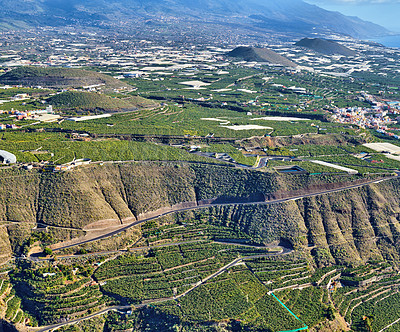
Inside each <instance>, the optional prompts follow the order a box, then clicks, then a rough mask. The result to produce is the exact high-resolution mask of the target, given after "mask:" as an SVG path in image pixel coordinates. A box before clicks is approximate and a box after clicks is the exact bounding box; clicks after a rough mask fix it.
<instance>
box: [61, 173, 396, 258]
mask: <svg viewBox="0 0 400 332" xmlns="http://www.w3.org/2000/svg"><path fill="white" fill-rule="evenodd" d="M395 174H396V175H394V176H390V177H386V178H380V179H377V180H371V181H366V182H363V183H358V184H350V185H347V186H344V187H340V188H336V189H328V190H320V191H316V192H312V193H307V194H302V195H297V196H292V197H287V198H280V199H271V200H268V201H252V202H228V203H208V204H198V205H196V206H191V207H187V208H176V209H172V210H170V211H167V212H163V213H160V214H157V215H155V216H152V217H149V218H145V219H141V220H137V221H135V222H133V223H130V224H128V225H126V226H124V227H121V228H119V229H117V230H114V231H111V232H109V233H106V234H103V235H101V236H98V237H94V238H91V239H88V240H82V241H81V242H77V243H74V244H70V245H65V246H61V247H58V248H56V249H54V250H53V252H58V251H60V250H63V249H68V248H71V247H76V246H79V245H82V244H86V243H90V242H94V241H98V240H102V239H105V238H108V237H110V236H113V235H117V234H119V233H121V232H124V231H126V230H128V229H129V228H132V227H135V226H138V225H140V224H143V223H145V222H147V221H151V220H155V219H158V218H160V217H163V216H167V215H170V214H173V213H178V212H185V211H193V210H199V209H205V208H210V207H215V206H232V205H236V206H246V205H272V204H280V203H285V202H289V201H295V200H298V199H303V198H307V197H314V196H319V195H325V194H330V193H335V192H341V191H344V190H350V189H355V188H360V187H364V186H367V185H371V184H377V183H380V182H383V181H389V180H392V179H394V178H397V177H398V176H399V173H395Z"/></svg>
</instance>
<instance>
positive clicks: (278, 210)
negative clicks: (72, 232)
mask: <svg viewBox="0 0 400 332" xmlns="http://www.w3.org/2000/svg"><path fill="white" fill-rule="evenodd" d="M2 172H3V173H2V175H3V176H2V177H1V178H0V188H2V190H1V191H0V221H3V222H6V223H7V224H6V226H3V227H7V232H8V234H9V235H10V238H12V241H11V246H12V248H13V250H16V249H17V247H18V246H19V245H21V244H22V243H23V240H24V238H26V237H29V234H30V230H31V228H32V227H33V226H34V225H36V224H37V223H39V224H40V223H43V224H45V225H50V226H57V227H64V228H65V229H66V230H67V229H77V230H79V229H83V228H84V227H88V225H90V224H93V223H95V222H99V221H101V220H106V221H107V220H110V221H111V220H112V221H113V222H114V223H123V222H127V220H130V221H134V220H136V219H137V218H138V217H139V216H140V215H141V214H143V213H148V212H150V211H155V210H157V209H160V208H165V207H170V206H173V205H175V204H178V203H182V202H194V201H196V200H197V201H199V200H204V199H211V198H219V199H220V200H221V201H223V202H226V201H235V200H236V201H237V200H252V199H253V198H256V199H260V198H261V199H262V198H263V197H267V196H270V195H272V196H273V195H275V196H276V195H278V194H282V193H285V192H287V191H292V192H294V191H295V192H297V193H298V192H301V191H302V190H303V191H304V190H305V189H306V188H310V187H314V188H323V186H327V187H328V186H332V185H334V184H335V183H344V182H348V181H350V180H355V179H356V178H354V177H348V176H306V175H278V174H276V173H266V172H254V171H246V170H241V169H235V168H228V167H217V166H216V167H214V166H204V165H188V164H174V163H134V164H123V165H119V166H116V165H108V166H90V167H84V168H80V169H76V170H74V171H73V172H66V173H56V174H49V173H39V172H37V171H32V172H28V171H23V170H3V171H2ZM399 184H400V180H390V181H385V182H381V183H379V184H375V185H369V186H363V187H360V188H358V189H352V190H345V191H341V192H336V193H331V194H326V195H320V196H316V197H309V198H304V199H298V200H296V201H289V202H286V203H282V204H274V205H246V206H237V205H236V206H235V205H232V206H224V207H213V208H210V209H208V210H204V209H202V210H198V211H195V212H193V213H192V216H195V217H199V218H200V217H201V218H209V219H210V221H212V222H216V221H217V222H219V223H223V224H225V225H228V226H230V227H233V228H234V229H240V230H243V231H245V232H248V233H249V234H251V235H252V236H253V237H255V238H258V239H260V240H262V241H264V242H271V241H275V240H284V241H288V242H290V243H291V244H292V245H293V246H295V247H296V248H300V249H303V250H307V251H309V252H311V253H312V254H313V255H314V256H315V258H316V260H317V262H318V263H319V264H321V265H325V264H329V263H335V262H336V263H361V262H365V261H368V260H370V259H382V258H386V259H390V260H394V261H399V260H400V254H399V252H400V251H399V250H400V245H399V235H400V222H399V214H400V189H399V188H400V186H399ZM10 222H13V223H10ZM52 231H53V232H55V231H56V230H52ZM15 238H17V239H18V241H16V240H15ZM56 238H59V237H56ZM0 245H1V246H2V247H4V248H7V251H8V252H9V251H10V249H9V248H10V243H9V241H8V239H7V238H6V237H4V239H2V244H0Z"/></svg>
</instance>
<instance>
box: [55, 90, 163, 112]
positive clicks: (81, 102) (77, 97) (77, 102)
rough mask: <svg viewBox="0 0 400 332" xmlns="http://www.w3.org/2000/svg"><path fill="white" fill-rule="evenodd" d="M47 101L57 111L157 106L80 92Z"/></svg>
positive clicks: (65, 94) (131, 99)
mask: <svg viewBox="0 0 400 332" xmlns="http://www.w3.org/2000/svg"><path fill="white" fill-rule="evenodd" d="M47 101H48V103H49V104H51V105H53V106H55V107H56V108H57V109H82V110H93V109H100V110H103V111H118V110H132V109H136V108H138V107H149V106H156V104H155V103H154V102H152V101H150V100H147V99H145V98H141V97H131V98H128V99H120V98H112V97H110V96H107V95H105V94H100V93H93V92H80V91H69V92H63V93H60V94H58V95H55V96H53V97H50V98H49V99H48V100H47Z"/></svg>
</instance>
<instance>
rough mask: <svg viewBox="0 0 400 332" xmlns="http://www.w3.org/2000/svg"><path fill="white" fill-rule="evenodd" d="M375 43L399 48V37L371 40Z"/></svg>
mask: <svg viewBox="0 0 400 332" xmlns="http://www.w3.org/2000/svg"><path fill="white" fill-rule="evenodd" d="M371 40H373V41H375V42H377V43H380V44H382V45H384V46H386V47H397V48H400V35H395V36H386V37H380V38H374V39H371Z"/></svg>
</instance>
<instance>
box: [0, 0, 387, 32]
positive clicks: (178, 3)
mask: <svg viewBox="0 0 400 332" xmlns="http://www.w3.org/2000/svg"><path fill="white" fill-rule="evenodd" d="M0 5H1V8H2V11H1V12H0V28H3V29H5V30H7V29H11V28H15V27H17V28H18V27H20V28H24V27H27V26H36V27H37V26H41V25H49V24H50V25H52V26H63V25H70V24H73V25H75V26H76V25H82V26H97V27H102V28H104V27H107V26H110V25H112V26H113V29H116V28H117V29H121V26H124V27H131V28H132V29H136V30H137V26H138V24H141V26H142V27H143V28H145V29H146V23H145V22H148V23H149V22H150V21H149V20H151V21H152V22H153V23H155V24H159V25H162V26H164V27H168V26H169V25H170V22H171V21H169V20H167V21H164V20H163V19H160V17H164V18H175V19H176V23H175V24H174V27H179V28H182V27H185V24H188V23H193V22H196V24H200V25H202V26H203V27H204V29H205V30H211V31H212V29H213V27H212V25H213V24H215V23H216V24H218V25H220V26H224V25H228V26H232V24H233V25H234V26H237V27H240V28H244V29H245V30H246V31H247V32H250V31H251V32H253V31H254V30H259V29H261V31H263V32H264V33H265V32H268V33H270V32H271V31H278V32H291V33H296V34H309V33H312V32H320V33H321V32H332V31H333V32H337V33H343V34H350V35H352V36H354V37H363V36H364V37H366V36H374V35H382V34H387V33H388V31H387V30H386V29H384V28H383V27H381V26H378V25H376V24H373V23H370V22H366V21H362V20H360V19H358V18H356V17H348V16H345V15H342V14H340V13H338V12H332V11H328V10H324V9H322V8H319V7H317V6H315V5H310V4H308V3H306V2H304V1H302V0H279V1H278V0H274V1H263V0H251V1H245V0H238V1H235V2H232V1H227V0H217V1H210V0H194V1H193V0H191V1H188V0H149V1H140V0H133V1H128V0H112V1H105V0H92V1H82V0H73V1H59V0H57V1H54V0H30V1H22V0H18V1H10V0H1V1H0ZM173 21H174V20H173ZM166 22H168V23H166ZM210 22H212V23H213V24H209V23H210ZM121 23H122V24H121ZM170 31H174V29H171V30H170ZM176 31H179V29H178V30H176ZM176 31H175V32H176ZM193 33H195V32H194V31H192V34H193Z"/></svg>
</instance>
